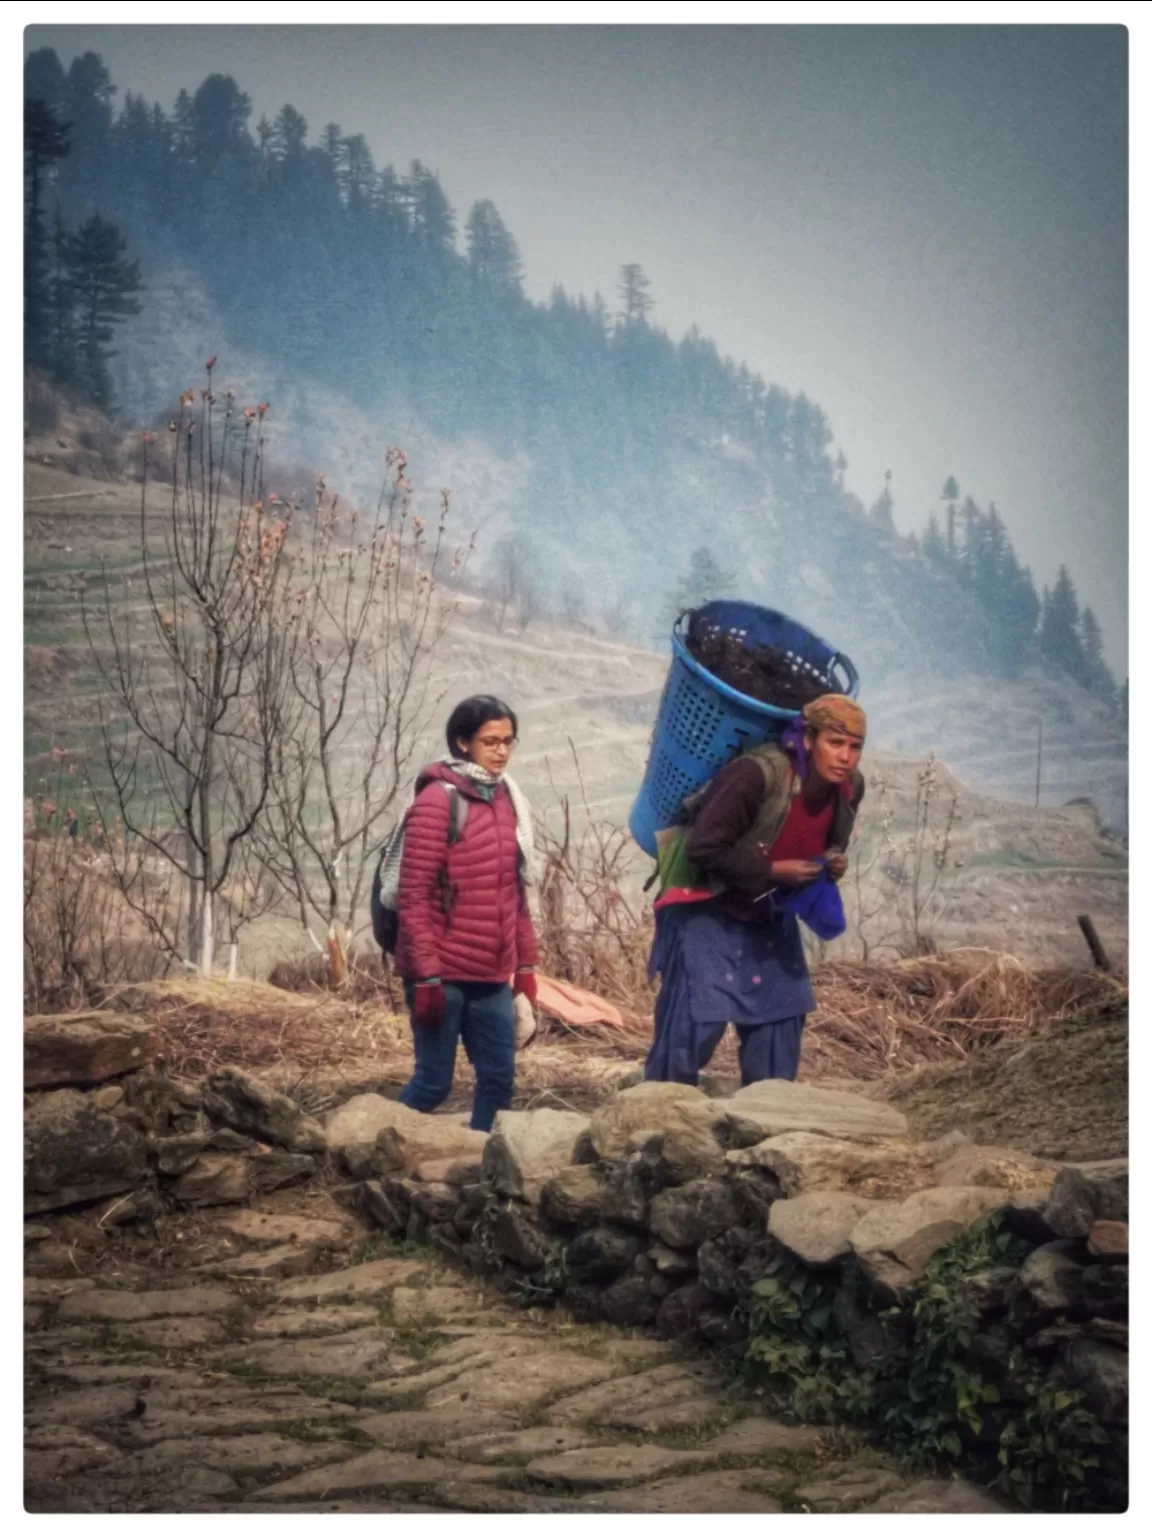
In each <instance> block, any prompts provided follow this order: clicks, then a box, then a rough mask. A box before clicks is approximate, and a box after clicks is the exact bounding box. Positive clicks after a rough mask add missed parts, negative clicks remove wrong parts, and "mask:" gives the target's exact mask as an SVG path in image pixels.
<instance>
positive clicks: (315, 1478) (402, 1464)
mask: <svg viewBox="0 0 1152 1536" xmlns="http://www.w3.org/2000/svg"><path fill="white" fill-rule="evenodd" d="M499 1476H500V1471H499V1469H498V1468H496V1467H481V1466H477V1465H475V1464H474V1463H469V1462H466V1461H444V1460H441V1459H440V1458H438V1457H435V1456H416V1455H409V1454H408V1453H407V1452H404V1451H384V1450H376V1451H366V1452H365V1453H364V1455H362V1456H353V1457H352V1458H351V1460H349V1461H344V1462H341V1463H340V1465H339V1466H335V1467H323V1468H318V1469H317V1470H315V1471H312V1472H304V1473H302V1474H301V1475H300V1476H299V1477H291V1478H289V1479H288V1480H287V1482H282V1483H273V1484H272V1485H271V1486H270V1487H267V1488H260V1489H258V1490H257V1491H256V1493H255V1494H254V1495H253V1498H254V1499H256V1500H259V1501H260V1502H261V1503H267V1504H278V1503H282V1502H283V1501H285V1500H295V1499H302V1498H303V1499H306V1498H311V1497H314V1496H320V1495H323V1496H325V1497H328V1496H331V1497H332V1498H344V1497H347V1496H349V1495H352V1494H363V1493H373V1492H375V1491H376V1490H377V1489H388V1488H423V1487H430V1488H435V1489H436V1490H437V1497H438V1500H439V1502H441V1503H444V1502H445V1501H447V1502H449V1503H450V1502H451V1495H452V1489H453V1487H454V1486H456V1485H463V1484H466V1483H470V1482H492V1481H493V1480H494V1479H496V1478H497V1477H499Z"/></svg>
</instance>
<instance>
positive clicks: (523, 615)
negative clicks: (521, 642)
mask: <svg viewBox="0 0 1152 1536" xmlns="http://www.w3.org/2000/svg"><path fill="white" fill-rule="evenodd" d="M546 612H547V604H546V603H545V601H544V594H543V593H542V592H541V590H540V584H539V582H538V581H537V580H536V578H535V576H534V575H532V573H531V572H530V571H526V572H525V573H524V575H523V576H522V577H521V578H520V590H519V592H518V593H517V594H516V621H517V623H518V624H519V625H520V629H521V631H523V630H525V629H527V628H528V626H529V624H531V623H532V621H533V619H538V618H540V617H541V616H542V615H544V614H546Z"/></svg>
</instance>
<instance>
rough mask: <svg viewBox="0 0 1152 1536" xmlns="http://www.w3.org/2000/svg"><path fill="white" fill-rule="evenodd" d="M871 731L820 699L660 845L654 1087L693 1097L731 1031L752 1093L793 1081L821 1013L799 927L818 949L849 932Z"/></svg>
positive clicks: (740, 760)
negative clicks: (850, 878)
mask: <svg viewBox="0 0 1152 1536" xmlns="http://www.w3.org/2000/svg"><path fill="white" fill-rule="evenodd" d="M865 730H866V720H865V716H864V711H863V710H862V709H861V708H860V706H859V705H858V704H857V703H856V702H855V701H854V700H852V699H850V698H847V697H846V696H845V695H843V694H833V693H829V694H824V695H822V696H821V697H820V698H818V699H814V700H813V701H812V702H811V703H810V704H808V705H807V706H806V707H805V708H804V710H803V712H802V715H801V717H800V718H799V719H798V720H797V721H795V722H794V723H793V724H792V725H790V726H789V727H788V729H787V730H786V731H785V733H784V735H783V737H782V738H781V741H780V742H779V744H777V743H767V744H765V745H763V746H758V747H753V748H750V749H749V750H748V751H745V752H742V753H741V754H740V755H739V756H738V757H736V758H734V759H733V760H732V761H731V762H730V763H727V764H726V765H725V766H724V767H723V768H722V769H721V770H720V771H719V772H718V773H717V774H716V775H715V777H714V778H713V779H712V780H710V782H709V783H708V784H707V785H706V786H705V787H704V788H703V789H702V790H699V791H697V793H696V794H695V795H692V796H689V798H688V799H687V800H686V801H685V805H684V811H685V815H686V818H687V821H686V824H683V825H680V826H676V827H672V828H669V829H668V830H667V831H665V832H662V833H660V834H659V835H658V838H657V841H658V844H659V856H658V863H659V872H660V882H661V894H660V896H659V898H658V899H657V902H656V937H655V941H654V943H653V946H652V955H651V959H650V962H649V972H650V974H651V975H656V974H657V973H659V975H660V978H661V983H660V992H659V995H658V997H657V1000H656V1016H655V1026H656V1027H655V1038H654V1040H653V1042H652V1048H651V1050H650V1051H649V1053H648V1058H647V1061H646V1063H645V1069H644V1075H645V1077H646V1078H649V1079H654V1080H657V1081H661V1082H676V1083H695V1082H696V1080H697V1076H698V1074H699V1072H700V1070H701V1068H702V1067H705V1066H706V1065H707V1064H708V1062H709V1061H710V1060H711V1058H712V1054H713V1052H714V1051H715V1049H716V1047H717V1045H718V1044H719V1043H720V1040H721V1037H722V1036H723V1034H724V1031H725V1029H726V1028H727V1026H728V1025H729V1024H732V1025H734V1026H735V1028H736V1033H737V1037H738V1040H739V1057H740V1078H741V1082H742V1083H743V1084H744V1085H745V1086H747V1085H748V1084H749V1083H756V1082H761V1081H763V1080H764V1079H765V1078H773V1077H782V1078H795V1076H796V1073H797V1071H798V1069H799V1065H800V1041H801V1035H802V1033H803V1029H804V1022H805V1018H806V1016H807V1015H808V1014H809V1013H811V1012H812V1010H813V1008H814V1007H815V998H814V996H813V992H812V983H811V980H810V978H809V975H808V965H807V962H806V960H805V957H804V947H803V944H802V942H801V937H800V929H799V922H798V913H799V914H800V915H802V916H803V917H804V919H805V921H806V922H808V923H809V925H810V926H812V927H813V928H814V929H815V930H816V931H817V932H823V933H824V936H827V937H830V936H832V934H833V933H834V932H836V931H840V930H842V927H843V913H842V908H841V907H840V902H839V893H838V892H837V891H836V889H835V887H836V883H837V882H838V881H839V880H840V879H841V878H842V877H843V875H844V873H845V871H846V869H847V867H848V860H847V856H846V849H847V847H848V839H849V837H850V836H851V833H852V828H853V826H854V824H855V821H856V813H857V811H858V810H859V807H860V802H861V800H862V799H863V797H864V780H863V777H862V776H861V774H860V771H859V766H858V765H859V762H860V755H861V753H862V751H863V748H864V736H865ZM829 922H831V924H832V926H831V927H827V926H826V925H827V924H828V923H829ZM837 923H838V925H839V926H838V927H837Z"/></svg>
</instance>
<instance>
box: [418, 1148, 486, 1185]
mask: <svg viewBox="0 0 1152 1536" xmlns="http://www.w3.org/2000/svg"><path fill="white" fill-rule="evenodd" d="M483 1171H484V1160H483V1149H481V1155H480V1156H477V1157H440V1158H434V1159H432V1160H430V1161H429V1162H426V1163H418V1164H417V1165H416V1167H415V1168H413V1170H412V1177H413V1178H414V1179H418V1180H419V1181H420V1182H421V1183H422V1184H454V1185H460V1184H478V1183H479V1182H480V1178H481V1175H482V1174H483Z"/></svg>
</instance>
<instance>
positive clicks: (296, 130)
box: [271, 103, 339, 174]
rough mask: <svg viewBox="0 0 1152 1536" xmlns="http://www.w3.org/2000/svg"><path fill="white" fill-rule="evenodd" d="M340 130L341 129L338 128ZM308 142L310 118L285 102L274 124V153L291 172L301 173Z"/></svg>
mask: <svg viewBox="0 0 1152 1536" xmlns="http://www.w3.org/2000/svg"><path fill="white" fill-rule="evenodd" d="M337 132H339V130H337ZM307 142H308V119H307V118H306V117H305V116H304V114H303V113H302V112H297V110H296V108H295V107H293V106H289V105H288V104H287V103H285V105H284V106H282V107H281V108H280V110H279V112H278V113H277V114H276V121H275V122H274V123H273V124H272V141H271V148H272V153H273V154H274V155H275V157H276V159H277V160H279V161H280V163H281V165H283V166H284V167H285V169H286V170H287V171H288V172H289V173H290V174H292V173H297V174H298V173H299V169H300V166H301V164H302V162H303V159H304V148H305V145H306V144H307Z"/></svg>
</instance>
